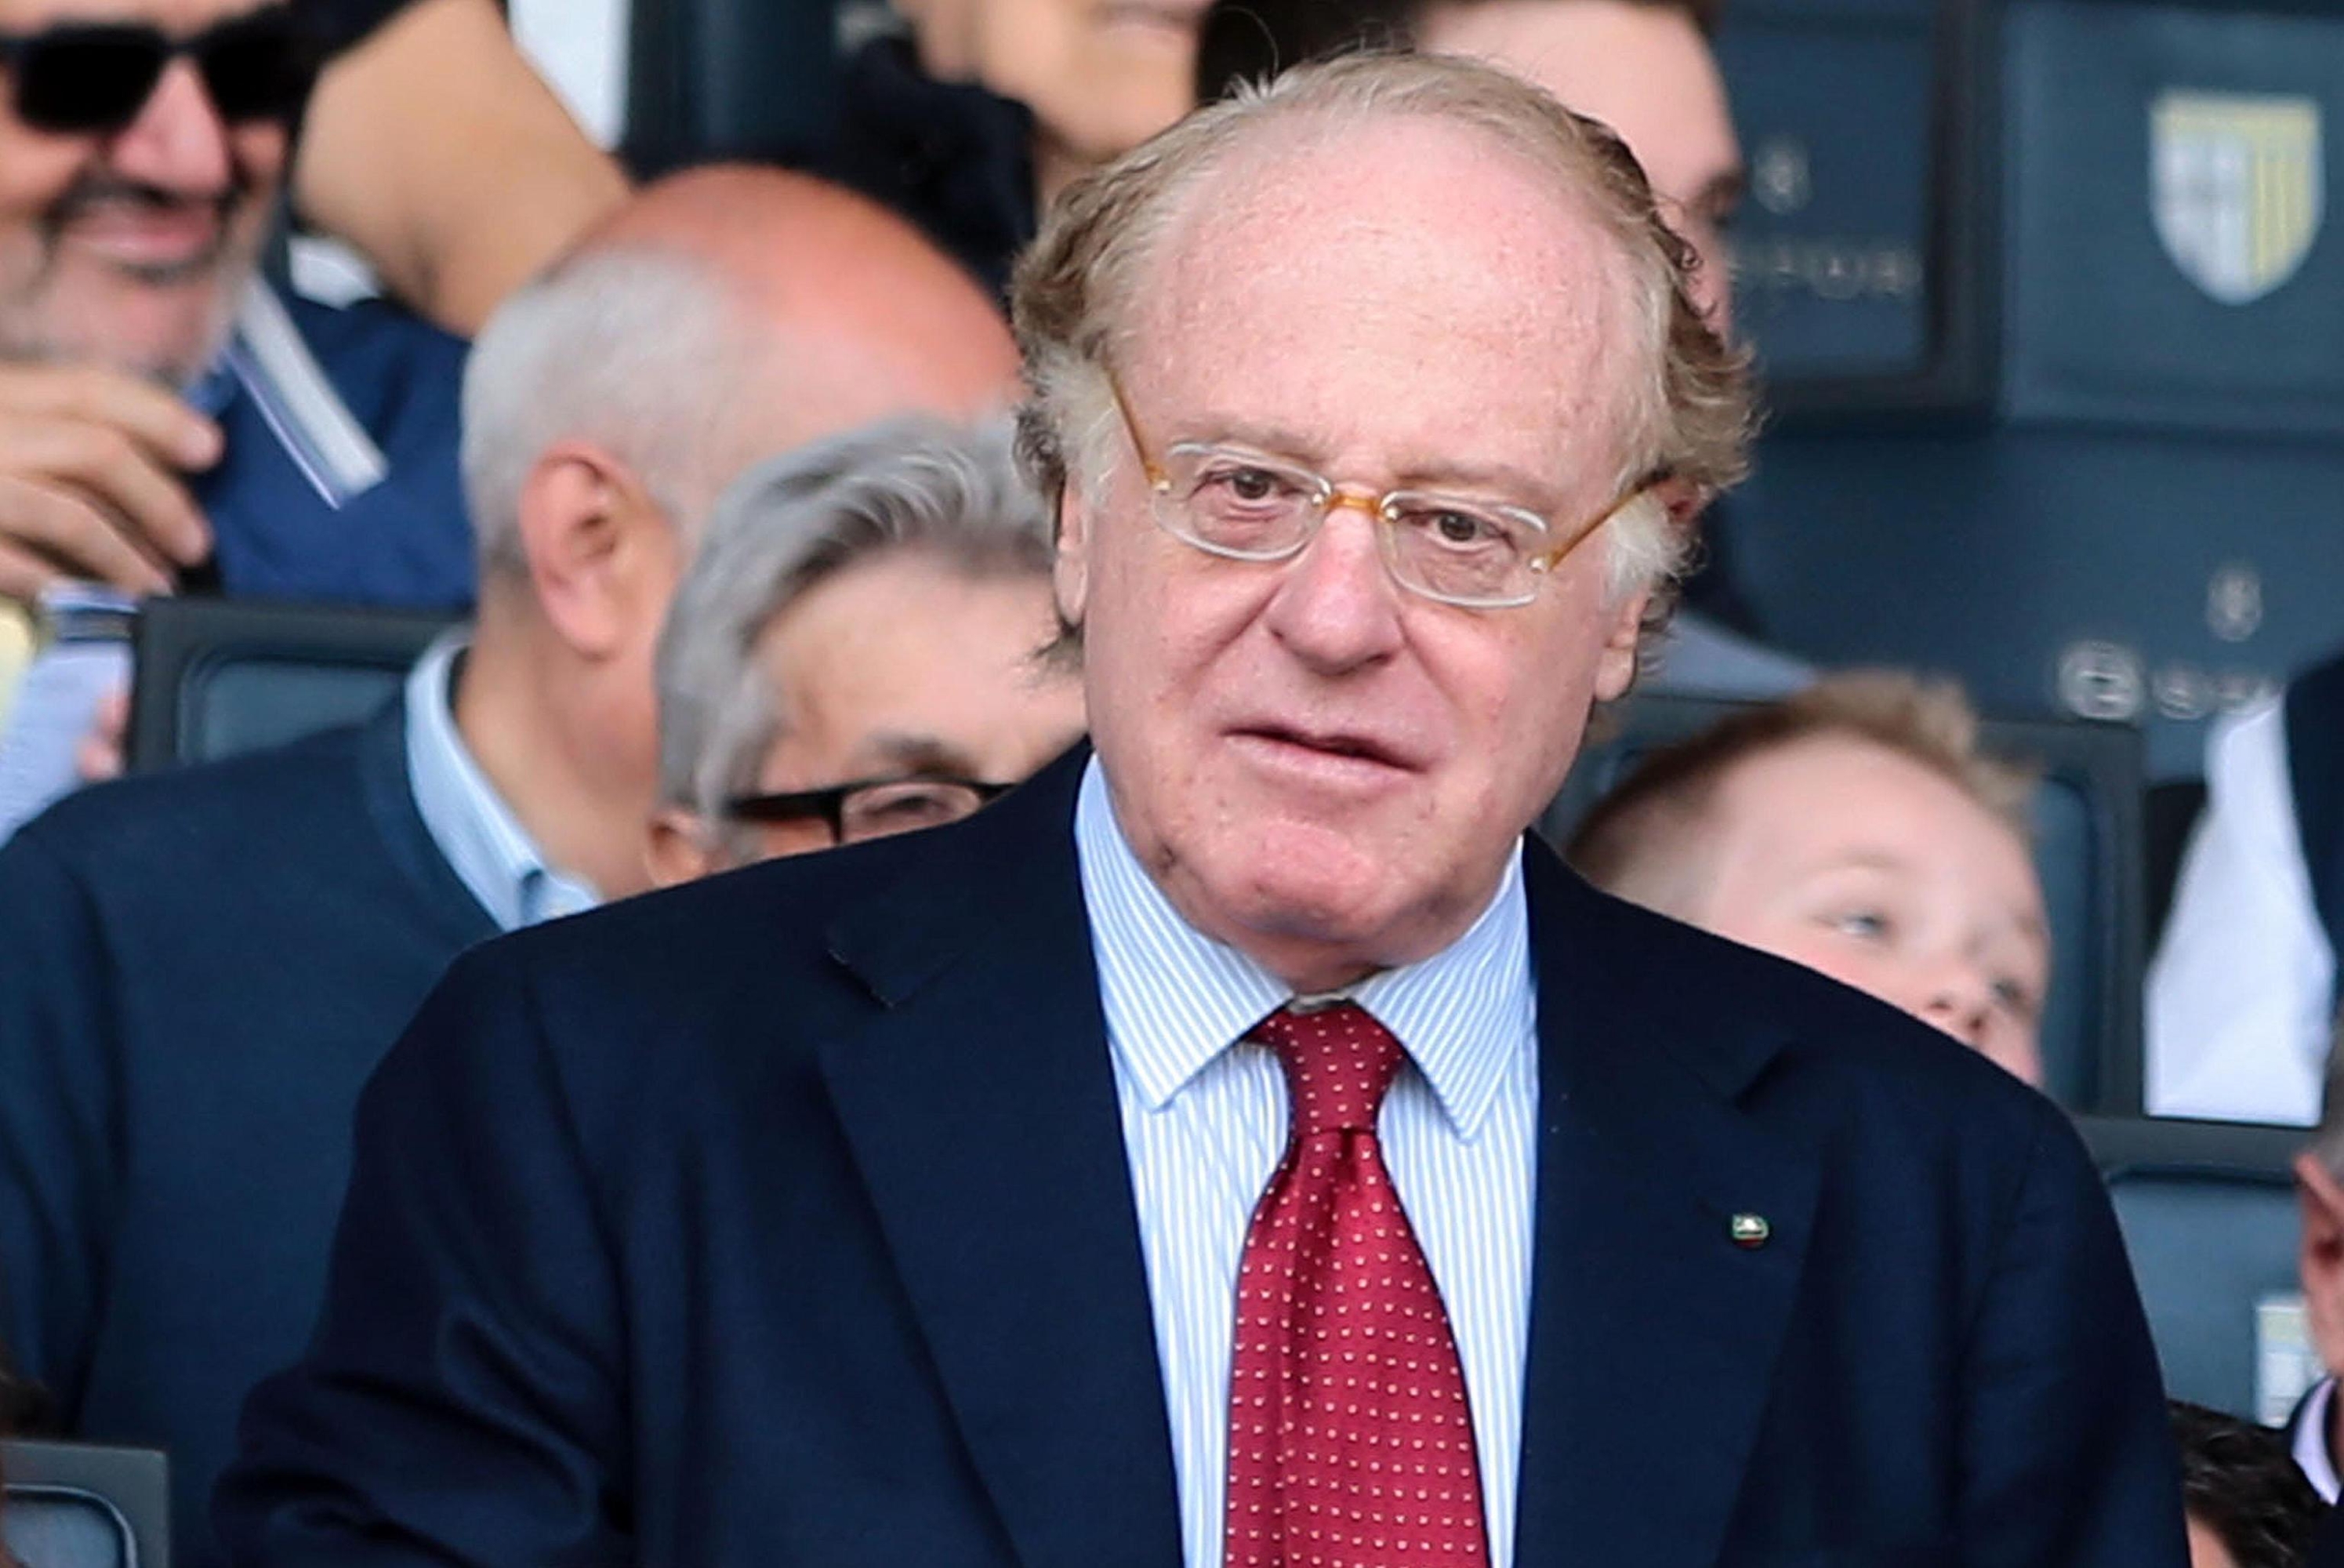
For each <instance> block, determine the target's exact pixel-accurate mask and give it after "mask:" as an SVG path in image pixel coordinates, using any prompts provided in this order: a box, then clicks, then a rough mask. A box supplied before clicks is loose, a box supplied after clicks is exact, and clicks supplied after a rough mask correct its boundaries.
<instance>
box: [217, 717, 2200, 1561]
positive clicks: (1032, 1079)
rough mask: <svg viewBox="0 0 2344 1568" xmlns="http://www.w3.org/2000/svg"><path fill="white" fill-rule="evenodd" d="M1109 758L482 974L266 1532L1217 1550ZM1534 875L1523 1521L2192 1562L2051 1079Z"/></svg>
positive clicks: (2006, 1557)
mask: <svg viewBox="0 0 2344 1568" xmlns="http://www.w3.org/2000/svg"><path fill="white" fill-rule="evenodd" d="M1077 774H1078V766H1077V764H1076V762H1075V761H1073V760H1069V761H1068V762H1066V763H1065V764H1060V765H1058V766H1057V767H1056V768H1054V769H1053V770H1051V771H1050V772H1049V773H1046V774H1044V775H1043V776H1042V777H1041V778H1040V779H1039V780H1037V781H1036V782H1035V783H1034V784H1029V785H1028V786H1026V787H1025V789H1024V790H1022V791H1020V792H1019V793H1018V794H1015V795H1013V796H1012V797H1010V799H1008V800H1007V801H1005V802H1003V803H1002V804H999V805H996V806H995V807H994V808H992V809H991V810H989V811H987V812H985V813H983V814H980V815H978V816H977V817H975V818H973V819H971V820H970V821H969V822H967V823H965V824H960V825H959V826H956V827H954V828H950V829H945V830H942V831H939V832H937V833H935V834H932V835H925V836H921V835H914V836H912V837H909V838H904V839H896V840H890V841H885V842H883V843H880V844H876V845H866V846H863V847H861V848H859V849H849V850H844V851H839V852H836V853H834V854H830V855H815V856H812V857H809V858H803V859H798V860H791V861H783V862H777V863H773V864H771V865H765V866H762V867H758V868H755V869H753V870H750V871H747V872H744V873H741V874H738V875H732V876H727V877H723V878H720V879H717V880H715V881H712V882H709V883H704V884H702V885H697V886H694V887H691V888H686V889H682V890H681V891H678V892H675V893H672V894H667V895H658V896H653V897H650V898H644V899H639V900H634V901H631V902H629V903H626V904H623V905H616V906H613V907H611V908H609V909H607V910H603V911H601V912H599V913H596V914H592V915H589V916H583V917H581V918H580V919H577V920H574V921H566V922H561V923H558V924H556V925H553V926H546V927H541V928H539V929H537V930H535V931H531V932H526V933H522V934H520V935H517V936H511V937H509V938H505V939H502V940H500V941H498V942H495V943H491V944H490V945H489V946H486V947H483V948H480V949H476V950H475V951H474V952H472V953H471V954H470V955H468V956H465V957H464V958H463V959H461V960H460V961H459V962H458V963H457V964H456V965H455V966H454V967H453V968H452V969H451V971H450V975H449V976H448V978H447V979H446V981H445V982H443V984H442V985H441V986H440V989H439V990H438V992H437V993H436V994H435V995H434V996H433V998H432V999H431V1000H430V1001H429V1003H428V1004H426V1006H425V1007H424V1008H423V1011H422V1012H421V1014H420V1015H419V1017H418V1018H417V1019H416V1021H415V1023H414V1025H413V1026H412V1027H411V1028H410V1029H409V1032H408V1034H407V1036H406V1037H405V1038H404V1039H403V1040H402V1041H401V1042H400V1044H399V1046H398V1047H396V1048H395V1049H394V1050H393V1052H392V1054H391V1056H390V1057H389V1059H388V1060H387V1061H386V1063H385V1065H384V1067H383V1068H382V1069H381V1071H380V1072H379V1075H378V1076H377V1077H376V1079H375V1081H374V1082H373V1083H372V1084H371V1085H370V1086H369V1088H368V1090H367V1093H366V1096H365V1098H364V1099H363V1101H362V1104H361V1108H360V1112H359V1137H358V1156H357V1165H356V1168H355V1171H354V1174H353V1178H352V1184H351V1189H350V1192H349V1199H348V1202H347V1204H346V1207H345V1209H344V1212H343V1217H342V1223H341V1229H340V1232H339V1234H338V1238H337V1240H336V1245H335V1257H334V1263H333V1270H332V1275H331V1279H330V1281H329V1283H328V1300H327V1305H326V1309H325V1312H324V1316H323V1319H322V1321H321V1323H320V1326H319V1329H318V1335H317V1338H316V1340H314V1342H313V1344H312V1346H311V1349H310V1351H309V1354H308V1357H307V1359H306V1360H305V1361H302V1362H301V1363H300V1364H299V1365H298V1367H297V1368H295V1369H294V1370H292V1371H290V1372H288V1373H287V1374H285V1375H284V1376H282V1377H280V1378H278V1379H275V1380H272V1381H270V1382H268V1383H267V1384H265V1385H263V1387H262V1389H261V1390H260V1391H259V1392H258V1394H257V1395H256V1396H255V1398H254V1399H253V1401H251V1402H250V1403H249V1404H248V1407H247V1410H246V1414H245V1421H244V1425H243V1427H242V1429H241V1439H242V1448H241V1451H240V1454H239V1458H238V1461H237V1465H236V1467H235V1468H234V1469H232V1470H231V1472H229V1475H228V1478H227V1481H226V1482H224V1483H223V1485H222V1488H221V1491H220V1493H219V1496H218V1499H217V1504H216V1518H217V1522H218V1524H219V1527H220V1531H221V1533H222V1536H223V1538H224V1539H225V1540H226V1541H227V1543H228V1545H229V1547H230V1549H231V1551H232V1553H233V1554H234V1556H235V1558H236V1560H237V1562H238V1563H241V1564H244V1565H246V1568H293V1565H296V1564H318V1565H320V1568H323V1565H327V1564H331V1565H333V1568H368V1565H377V1564H382V1565H388V1564H400V1565H407V1564H421V1563H435V1564H444V1563H468V1564H480V1565H483V1568H486V1565H490V1564H494V1565H496V1568H531V1565H535V1564H556V1563H559V1564H584V1563H621V1562H642V1563H660V1564H674V1565H692V1568H713V1565H717V1564H727V1565H731V1564H738V1565H741V1568H785V1565H794V1564H820V1565H823V1568H847V1565H866V1564H867V1565H870V1568H904V1565H908V1564H919V1565H921V1568H945V1565H957V1564H972V1565H974V1564H1000V1565H1006V1564H1011V1563H1023V1564H1028V1565H1031V1568H1097V1565H1099V1564H1106V1563H1113V1564H1133V1565H1144V1568H1177V1563H1179V1561H1180V1543H1179V1537H1178V1524H1177V1515H1176V1512H1175V1482H1174V1475H1173V1468H1172V1458H1171V1450H1170V1443H1169V1441H1168V1439H1167V1423H1166V1417H1165V1411H1164V1402H1163V1394H1162V1387H1161V1381H1160V1378H1159V1374H1158V1369H1157V1349H1156V1346H1155V1343H1154V1340H1153V1331H1152V1327H1151V1319H1150V1314H1149V1308H1148V1298H1147V1280H1146V1276H1145V1269H1144V1265H1143V1263H1142V1259H1141V1251H1140V1246H1139V1240H1138V1233H1137V1220H1136V1218H1135V1214H1134V1209H1133V1203H1132V1197H1131V1184H1130V1179H1129V1174H1128V1169H1127V1163H1126V1158H1125V1153H1124V1148H1123V1140H1122V1134H1121V1128H1120V1125H1119V1122H1118V1118H1117V1113H1116V1094H1115V1087H1114V1080H1113V1068H1112V1064H1111V1061H1110V1058H1109V1054H1108V1051H1107V1047H1106V1037H1105V1026H1104V1024H1103V1022H1102V1019H1101V1014H1100V1007H1099V1000H1098V991H1097V983H1096V974H1095V971H1094V967H1093V962H1092V957H1091V949H1090V942H1089V934H1088V930H1087V926H1086V918H1085V914H1084V907H1083V901H1082V895H1081V890H1080V885H1079V883H1078V879H1077V872H1076V861H1075V854H1074V848H1073V844H1072V834H1071V825H1070V824H1071V821H1072V814H1073V799H1074V787H1075V782H1076V777H1077ZM1529 863H1530V865H1529V873H1528V883H1529V897H1530V916H1531V941H1532V944H1533V946H1534V948H1535V964H1536V970H1537V978H1538V985H1539V991H1540V998H1541V1001H1540V1008H1539V1029H1540V1037H1541V1067H1540V1070H1541V1075H1542V1077H1541V1130H1540V1141H1539V1148H1538V1171H1537V1199H1536V1203H1537V1213H1536V1220H1535V1225H1536V1231H1535V1234H1536V1245H1537V1251H1536V1258H1535V1260H1534V1263H1533V1286H1532V1289H1533V1300H1532V1307H1531V1337H1530V1348H1529V1358H1528V1366H1527V1371H1526V1378H1527V1385H1526V1393H1527V1399H1526V1403H1525V1417H1526V1422H1525V1431H1524V1433H1523V1438H1522V1449H1523V1456H1522V1484H1521V1537H1520V1549H1519V1561H1520V1563H1522V1564H1524V1565H1526V1568H1527V1565H1543V1564H1550V1563H1571V1564H1612V1563H1618V1564H1633V1565H1634V1568H1700V1565H1705V1564H1733V1565H1737V1568H1757V1565H1760V1564H1773V1565H1782V1568H1787V1565H1791V1564H1806V1565H1813V1568H1821V1565H1824V1564H1835V1565H1853V1564H1873V1565H1882V1568H1884V1565H1887V1564H1897V1565H1902V1568H1917V1565H1922V1564H1947V1563H1974V1564H1978V1565H1980V1568H2181V1564H2182V1563H2184V1562H2185V1561H2186V1558H2185V1553H2184V1550H2183V1545H2182V1536H2181V1523H2180V1502H2179V1492H2178V1487H2177V1479H2176V1473H2175V1469H2174V1462H2173V1459H2172V1456H2171V1452H2170V1449H2169V1446H2168V1439H2167V1433H2166V1425H2165V1415H2164V1410H2163V1405H2162V1399H2161V1395H2160V1393H2159V1391H2158V1387H2157V1369H2156V1365H2155V1362H2154V1361H2153V1359H2152V1353H2151V1351H2150V1348H2149V1341H2148V1337H2147V1332H2146V1330H2145V1329H2144V1327H2143V1325H2142V1320H2141V1316H2140V1311H2139V1308H2138V1305H2137V1301H2136V1300H2135V1298H2134V1294H2133V1287H2132V1282H2131V1277H2130V1274H2129V1271H2128V1270H2127V1267H2126V1263H2125V1259H2124V1255H2123V1252H2122V1249H2121V1247H2120V1245H2119V1242H2118V1239H2117V1232H2116V1229H2115V1227H2114V1225H2113V1224H2112V1222H2111V1220H2110V1219H2109V1215H2108V1210H2107V1204H2106V1201H2105V1199H2104V1198H2103V1195H2102V1192H2101V1189H2100V1186H2099V1183H2098V1181H2097V1179H2096V1176H2095V1173H2094V1171H2093V1169H2092V1168H2091V1166H2090V1164H2089V1162H2088V1161H2087V1159H2086V1156H2085V1154H2084V1152H2083V1150H2082V1148H2080V1146H2079V1145H2078V1143H2077V1141H2076V1138H2075V1136H2074V1135H2073V1134H2072V1133H2071V1131H2070V1130H2069V1128H2067V1126H2066V1123H2065V1122H2064V1120H2063V1119H2062V1118H2061V1117H2060V1115H2059V1113H2058V1112H2057V1111H2056V1109H2055V1108H2053V1107H2052V1106H2051V1105H2050V1104H2049V1103H2048V1102H2047V1101H2046V1100H2044V1099H2042V1098H2039V1097H2037V1096H2036V1095H2035V1094H2033V1093H2032V1092H2031V1091H2029V1090H2027V1089H2026V1088H2024V1087H2021V1086H2020V1085H2019V1084H2018V1083H2017V1082H2016V1080H2015V1079H2012V1078H2009V1077H2006V1076H2005V1075H2003V1074H2002V1073H2001V1072H2000V1071H1999V1069H1997V1068H1995V1067H1991V1066H1990V1065H1988V1064H1986V1063H1985V1062H1984V1061H1983V1060H1981V1059H1979V1058H1977V1057H1974V1056H1972V1055H1970V1054H1969V1053H1967V1052H1965V1051H1963V1050H1961V1049H1959V1048H1958V1047H1954V1046H1952V1045H1951V1044H1949V1043H1948V1042H1946V1041H1945V1040H1944V1039H1943V1038H1941V1037H1938V1036H1936V1035H1935V1034H1934V1033H1932V1032H1931V1031H1929V1030H1927V1029H1925V1028H1924V1027H1920V1026H1918V1025H1916V1024H1913V1023H1911V1022H1909V1021H1908V1020H1906V1019H1904V1018H1903V1017H1900V1016H1897V1015H1895V1014H1893V1013H1891V1012H1890V1011H1888V1010H1887V1009H1884V1008H1883V1007H1880V1006H1879V1005H1877V1004H1875V1003H1873V1002H1871V1001H1869V1000H1867V999H1864V998H1862V997H1859V996H1855V995H1854V993H1853V992H1849V991H1846V990H1844V989H1842V988H1840V987H1838V986H1834V985H1832V984H1830V983H1829V982H1826V981H1824V980H1821V979H1819V978H1816V977H1815V976H1811V975H1808V974H1806V973H1804V972H1803V971H1799V970H1796V969H1793V968H1792V967H1790V966H1785V965H1782V964H1779V963H1776V962H1774V961H1773V960H1771V959H1768V958H1764V957H1762V956H1757V955H1755V954H1753V953H1750V952H1747V951H1744V950H1743V949H1740V948H1737V947H1733V946H1727V945H1725V944H1723V943H1720V942H1717V941H1715V940H1713V939H1711V938H1708V937H1705V936H1700V935H1698V934H1696V933H1693V932H1692V931H1690V930H1687V929H1685V928H1683V927H1682V926H1675V925H1672V924H1671V923H1669V922H1666V921H1663V920H1661V919H1659V918H1657V917H1654V916H1648V915H1645V914H1642V913H1641V912H1638V911H1635V910H1632V909H1631V908H1629V907H1628V906H1626V905H1621V904H1618V903H1615V902H1613V901H1611V900H1609V899H1606V898H1603V897H1601V896H1599V895H1596V894H1594V893H1592V892H1591V891H1590V890H1589V889H1588V888H1586V887H1585V886H1584V885H1582V884H1581V883H1579V882H1577V881H1576V880H1575V879H1573V878H1572V877H1571V875H1569V874H1567V873H1566V872H1565V871H1563V870H1562V868H1561V866H1560V865H1558V864H1557V863H1555V862H1554V861H1553V860H1552V859H1551V856H1549V855H1547V854H1546V853H1545V852H1544V851H1543V850H1538V849H1534V850H1533V851H1532V852H1531V855H1529ZM1743 1213H1756V1214H1761V1215H1763V1216H1764V1217H1765V1218H1766V1219H1767V1220H1768V1221H1769V1224H1770V1227H1771V1236H1770V1237H1769V1239H1767V1241H1766V1242H1765V1244H1764V1245H1763V1246H1762V1247H1758V1248H1755V1249H1744V1248H1743V1247H1739V1246H1736V1245H1735V1244H1734V1241H1733V1239H1732V1237H1731V1235H1730V1233H1729V1221H1730V1219H1731V1218H1732V1217H1733V1216H1734V1215H1736V1214H1743Z"/></svg>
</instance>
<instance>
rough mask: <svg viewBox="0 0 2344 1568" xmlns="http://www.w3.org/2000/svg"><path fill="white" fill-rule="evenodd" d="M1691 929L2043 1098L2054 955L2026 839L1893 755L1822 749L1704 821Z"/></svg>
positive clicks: (1759, 765) (1753, 772)
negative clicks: (1748, 950)
mask: <svg viewBox="0 0 2344 1568" xmlns="http://www.w3.org/2000/svg"><path fill="white" fill-rule="evenodd" d="M1699 831H1700V832H1701V834H1702V864H1703V865H1704V866H1705V867H1706V871H1707V876H1708V882H1707V885H1706V887H1705V889H1704V890H1703V892H1702V894H1700V895H1696V896H1695V898H1694V901H1693V904H1692V907H1691V908H1690V909H1689V910H1687V911H1685V912H1684V914H1685V916H1686V918H1688V919H1690V920H1691V921H1692V923H1693V924H1694V925H1696V926H1702V927H1704V928H1706V929H1708V930H1711V931H1714V932H1716V933H1717V934H1718V935H1720V936H1729V937H1732V938H1733V940H1735V941H1737V942H1743V943H1746V944H1748V945H1749V946H1753V947H1757V948H1761V949H1763V950H1764V951H1766V952H1769V953H1773V954H1776V955H1779V956H1782V957H1784V958H1789V959H1791V960H1793V961H1794V962H1796V963H1800V964H1804V965H1806V966H1808V967H1809V968H1812V969H1818V970H1821V971H1822V972H1823V973H1824V974H1826V975H1829V976H1832V977H1833V978H1834V979H1835V980H1839V981H1842V982H1844V984H1847V985H1850V986H1854V987H1855V988H1856V989H1857V990H1859V991H1864V992H1869V993H1870V994H1871V995H1873V996H1878V997H1879V998H1881V999H1882V1000H1883V1001H1885V1002H1892V1003H1894V1005H1896V1006H1897V1007H1902V1008H1904V1010H1905V1011H1906V1012H1908V1013H1911V1014H1912V1015H1913V1016H1914V1017H1918V1018H1921V1019H1924V1020H1925V1021H1926V1022H1928V1023H1931V1024H1935V1026H1936V1027H1939V1028H1941V1029H1943V1030H1945V1032H1946V1033H1947V1034H1950V1035H1953V1036H1955V1037H1957V1038H1959V1039H1961V1040H1964V1041H1965V1042H1967V1043H1968V1044H1969V1045H1970V1046H1971V1047H1974V1048H1975V1049H1977V1050H1979V1051H1981V1052H1983V1053H1985V1055H1986V1056H1988V1057H1992V1058H1993V1059H1994V1060H1995V1061H1996V1062H1999V1063H2000V1064H2002V1066H2004V1067H2007V1068H2008V1069H2009V1070H2010V1071H2011V1072H2013V1073H2015V1074H2016V1075H2017V1076H2018V1077H2021V1078H2024V1079H2025V1080H2026V1081H2027V1082H2028V1083H2031V1084H2039V1083H2040V1082H2041V1081H2042V1077H2043V1061H2042V1052H2041V1047H2040V1042H2039V1038H2038V1031H2039V1029H2040V1027H2041V1022H2042V1010H2043V999H2044V995H2045V992H2046V989H2047V988H2048V986H2049V984H2050V975H2051V944H2050V936H2049V934H2048V926H2047V925H2046V921H2045V918H2044V913H2043V893H2042V889H2041V887H2040V885H2038V884H2037V882H2036V875H2035V865H2034V862H2033V861H2032V860H2031V859H2030V858H2029V857H2028V855H2027V850H2026V845H2025V844H2024V843H2023V842H2021V840H2020V838H2019V836H2018V835H2017V834H2016V833H2014V832H2013V831H2012V830H2011V829H2010V828H2009V827H2008V826H2006V824H2004V823H2002V822H2001V821H2000V820H1999V819H1997V818H1996V817H1995V815H1994V814H1992V813H1991V812H1988V811H1987V810H1985V808H1984V807H1983V806H1981V805H1979V804H1977V803H1976V802H1975V801H1973V800H1971V799H1970V798H1969V797H1968V796H1967V795H1965V794H1963V793H1962V791H1961V790H1960V789H1959V788H1958V787H1956V786H1955V784H1952V783H1951V782H1950V781H1948V780H1946V779H1944V778H1941V777H1939V776H1938V775H1937V774H1935V773H1932V772H1931V771H1930V770H1929V769H1927V768H1925V767H1923V766H1921V765H1920V764H1917V763H1915V762H1913V761H1911V760H1909V759H1907V758H1905V757H1903V756H1900V755H1899V754H1896V753H1894V752H1893V751H1890V750H1888V749H1887V748H1886V747H1884V746H1880V745H1875V744H1872V743H1870V742H1867V741H1862V740H1856V739H1853V738H1846V737H1841V736H1829V735H1827V736H1817V737H1814V738H1810V739H1807V740H1803V741H1798V742H1794V743H1793V744H1789V745H1785V746H1781V747H1778V748H1776V749H1774V750H1773V751H1770V752H1765V753H1763V754H1760V755H1758V756H1755V757H1752V758H1750V759H1749V760H1747V761H1745V762H1743V763H1742V764H1739V765H1737V766H1736V767H1735V768H1734V769H1733V771H1732V772H1731V773H1730V774H1727V775H1726V776H1725V778H1724V779H1723V780H1722V781H1720V783H1719V784H1718V787H1717V790H1716V792H1715V794H1714V795H1713V798H1712V799H1711V800H1710V802H1709V804H1708V807H1707V820H1706V821H1705V822H1704V823H1703V824H1702V827H1701V828H1700V830H1699Z"/></svg>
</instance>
